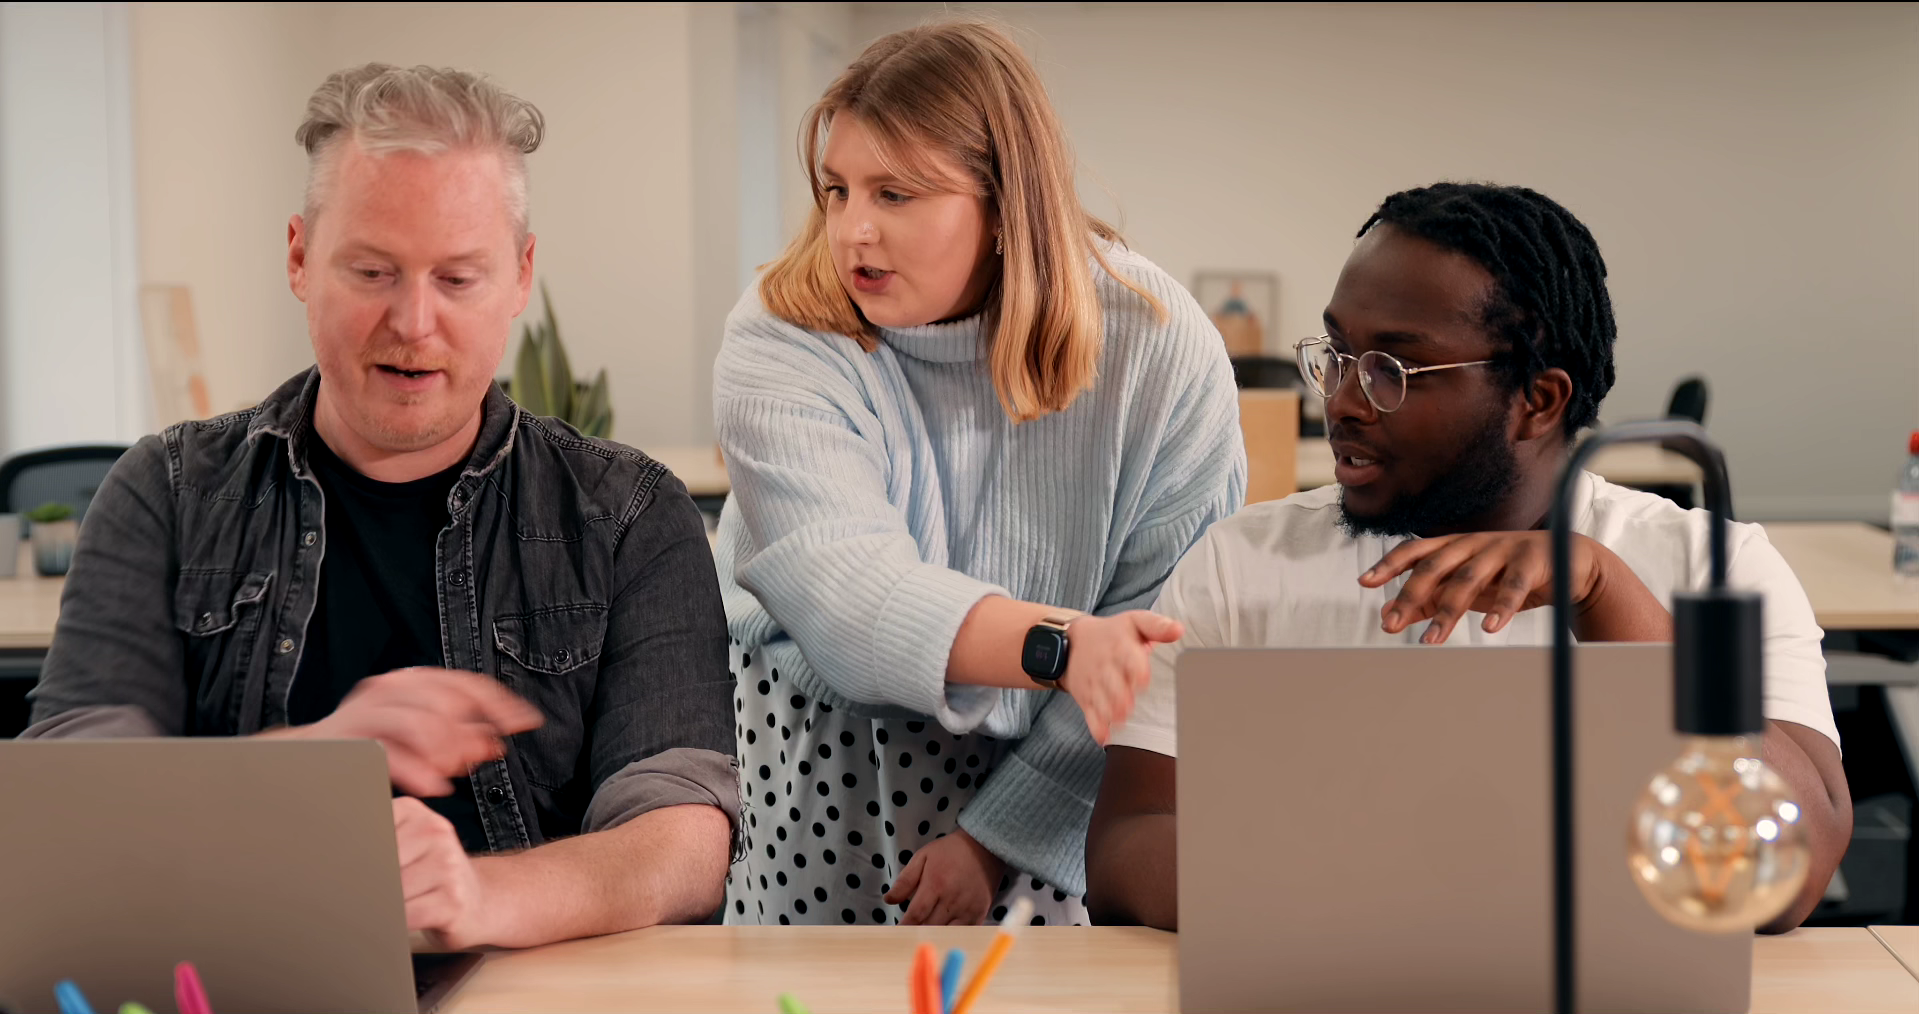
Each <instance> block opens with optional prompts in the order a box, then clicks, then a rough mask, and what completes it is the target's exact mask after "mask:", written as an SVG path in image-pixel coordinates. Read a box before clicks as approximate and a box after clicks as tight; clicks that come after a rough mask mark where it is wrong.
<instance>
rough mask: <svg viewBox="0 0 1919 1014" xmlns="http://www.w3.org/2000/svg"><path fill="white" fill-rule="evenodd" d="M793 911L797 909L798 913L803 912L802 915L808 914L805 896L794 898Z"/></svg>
mask: <svg viewBox="0 0 1919 1014" xmlns="http://www.w3.org/2000/svg"><path fill="white" fill-rule="evenodd" d="M793 911H795V912H798V913H799V914H801V915H805V914H806V899H805V898H794V899H793Z"/></svg>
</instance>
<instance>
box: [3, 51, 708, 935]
mask: <svg viewBox="0 0 1919 1014" xmlns="http://www.w3.org/2000/svg"><path fill="white" fill-rule="evenodd" d="M543 129H544V127H543V122H542V120H541V117H540V114H539V111H538V110H536V109H535V108H534V107H533V106H532V105H531V104H530V103H527V102H525V101H523V100H521V99H519V98H516V97H514V96H512V95H510V94H508V93H506V92H504V91H502V90H501V89H499V88H498V87H496V86H495V85H493V84H491V83H489V82H488V81H486V80H484V79H482V78H480V77H477V76H475V75H472V74H467V73H463V72H459V71H452V70H435V69H432V68H427V67H416V68H410V69H402V68H395V67H389V66H384V65H379V64H370V65H367V66H364V67H359V68H355V69H353V70H348V71H342V72H340V73H337V74H334V75H332V76H331V77H329V78H327V80H326V82H325V83H324V84H322V85H321V86H320V88H319V90H318V91H316V92H315V93H314V94H313V97H312V99H311V101H310V102H309V103H308V106H307V119H306V122H305V123H304V124H302V125H301V127H300V129H299V132H298V134H297V138H298V140H299V141H300V143H301V144H302V145H304V146H305V148H306V151H307V154H308V157H309V178H308V186H307V193H306V205H305V208H304V210H303V212H302V213H301V214H299V215H295V216H293V218H292V220H291V221H290V223H289V224H288V228H287V278H288V281H289V283H290V284H291V286H292V289H293V293H294V295H296V296H298V297H299V298H300V300H301V301H302V302H303V303H305V304H306V311H307V326H308V331H309V333H310V337H311V339H312V342H313V351H314V358H315V360H316V361H317V365H316V366H315V367H314V368H312V369H310V370H308V371H306V372H305V373H302V374H301V375H299V376H297V377H294V378H293V379H291V380H289V381H288V382H287V383H286V384H285V385H283V386H282V387H281V388H280V389H279V390H277V391H275V392H274V393H273V394H272V395H270V396H269V397H268V398H267V399H266V401H264V402H262V403H261V404H260V405H259V406H257V407H255V408H252V409H249V410H247V411H244V412H239V413H235V414H233V415H228V416H222V417H220V418H217V419H209V420H204V421H198V422H188V423H182V424H179V425H176V426H173V427H171V428H169V429H168V430H166V431H165V432H164V433H161V434H159V435H157V436H151V437H147V438H146V439H144V440H142V441H141V442H140V443H139V444H138V445H136V446H135V447H134V448H133V449H132V450H131V451H129V452H128V453H127V454H126V456H125V457H123V458H122V459H121V460H120V462H119V463H118V464H117V465H116V466H115V467H114V470H113V473H112V474H111V475H110V476H109V477H108V478H107V480H106V482H105V483H104V484H103V485H102V486H101V488H100V491H99V493H98V494H97V496H96V497H95V499H94V500H93V502H92V505H91V508H90V510H89V513H88V515H87V525H86V528H85V531H84V532H83V534H82V536H81V539H80V546H79V549H78V552H77V554H76V557H75V560H74V564H73V569H72V572H71V574H70V576H69V577H68V584H67V590H66V593H65V599H64V602H63V604H62V609H61V616H60V623H59V627H58V629H57V630H56V632H55V634H54V640H53V646H52V650H51V651H50V652H49V653H48V656H47V663H46V668H45V671H44V673H43V675H42V677H41V680H40V683H39V685H38V686H37V687H36V688H35V690H34V693H33V699H34V708H33V718H34V724H33V726H32V727H31V728H30V729H28V731H27V733H26V735H27V736H36V737H54V736H69V737H81V736H180V735H186V736H257V737H261V738H329V739H337V738H343V737H346V738H367V739H373V740H377V741H378V742H380V743H381V744H382V746H384V747H385V750H386V754H387V760H388V769H389V773H390V774H391V776H392V781H393V784H394V787H395V799H394V804H393V815H394V825H395V830H396V832H397V837H398V841H399V849H400V862H401V879H402V883H403V886H404V889H405V894H406V913H407V921H408V924H409V925H410V926H411V927H412V928H414V929H417V930H422V931H426V932H429V933H431V934H434V935H436V936H437V937H438V938H439V939H440V941H441V942H443V943H445V944H448V945H451V946H454V947H471V946H478V945H495V946H504V947H525V946H532V945H536V944H541V943H546V942H549V941H554V940H561V939H566V938H570V937H577V936H586V935H593V934H601V933H609V932H616V931H619V930H625V929H632V928H635V927H639V926H645V925H650V924H653V923H660V922H684V921H690V920H697V919H701V918H704V917H707V916H709V915H710V914H711V913H713V912H714V910H715V909H716V908H717V907H718V906H719V904H720V903H721V899H722V896H723V891H724V881H725V877H726V870H727V866H728V865H729V862H730V859H731V853H732V851H733V847H734V844H733V843H734V842H736V841H739V840H740V838H741V836H740V827H739V824H740V798H739V786H738V775H737V762H736V761H735V759H734V739H733V737H734V729H733V728H732V725H733V720H732V718H731V716H729V715H728V714H727V713H726V712H727V703H728V700H729V699H730V698H731V696H732V688H731V679H730V676H729V674H728V671H727V663H726V643H727V642H726V621H725V616H724V613H723V611H722V607H721V604H720V595H719V587H718V582H717V579H716V576H715V572H714V568H713V561H712V555H711V552H710V551H709V549H708V547H707V542H706V538H705V531H704V526H703V525H702V524H701V521H700V518H699V515H698V512H697V511H696V510H695V509H694V506H693V503H692V500H691V499H690V498H689V497H688V496H687V493H686V490H685V488H684V487H683V486H682V485H681V484H680V483H679V481H678V480H676V479H675V478H674V477H673V476H672V475H671V474H670V473H668V472H667V471H666V469H665V468H664V467H662V466H661V465H659V464H658V463H657V462H654V461H653V460H651V459H649V458H647V457H646V456H645V455H643V454H640V453H639V452H637V451H634V450H632V449H630V448H627V447H623V446H620V445H618V444H614V443H611V442H608V441H604V440H595V439H591V438H588V437H584V436H581V435H580V434H579V433H577V432H575V431H574V430H573V429H571V428H570V427H568V426H566V425H565V424H563V423H561V422H559V421H557V420H553V419H543V418H538V417H535V416H532V415H529V414H527V413H526V412H524V411H522V410H521V409H520V408H519V407H518V406H516V405H515V404H513V402H512V401H511V400H509V399H508V398H507V397H506V395H505V394H504V393H503V392H501V390H500V389H499V386H498V385H497V384H496V383H495V382H494V373H495V371H496V370H497V369H498V367H499V365H500V361H501V358H502V356H503V354H504V353H505V350H506V343H507V338H508V335H509V333H510V328H511V323H512V320H513V318H514V317H516V316H517V315H519V313H520V312H521V311H522V310H523V309H525V307H526V304H527V298H528V295H529V292H530V289H531V286H532V282H533V250H534V237H533V236H532V235H531V234H530V233H529V232H528V231H527V219H526V164H525V156H526V155H527V154H528V153H530V152H532V151H533V150H534V149H535V148H537V147H538V146H539V143H540V139H541V134H542V132H543Z"/></svg>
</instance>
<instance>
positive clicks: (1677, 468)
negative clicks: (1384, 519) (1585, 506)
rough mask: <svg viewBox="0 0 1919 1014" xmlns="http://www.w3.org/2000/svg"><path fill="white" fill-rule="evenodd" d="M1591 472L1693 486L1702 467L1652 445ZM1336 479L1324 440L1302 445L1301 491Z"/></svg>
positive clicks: (1619, 454)
mask: <svg viewBox="0 0 1919 1014" xmlns="http://www.w3.org/2000/svg"><path fill="white" fill-rule="evenodd" d="M1592 471H1593V472H1595V473H1597V474H1599V475H1601V476H1604V477H1605V478H1606V480H1607V481H1608V482H1616V483H1618V484H1620V485H1621V486H1692V485H1697V484H1698V482H1699V466H1697V465H1695V464H1693V463H1692V462H1691V461H1689V460H1687V459H1686V458H1685V457H1682V456H1681V455H1678V454H1674V453H1673V452H1671V451H1668V450H1666V449H1665V448H1663V447H1658V446H1655V445H1652V444H1617V445H1614V446H1612V447H1608V448H1606V449H1605V450H1603V451H1600V452H1599V455H1598V456H1597V457H1595V458H1594V459H1593V463H1592ZM1333 482H1334V479H1333V447H1332V445H1331V444H1329V443H1327V442H1326V439H1325V438H1324V437H1302V438H1301V439H1300V441H1299V488H1300V489H1317V488H1319V487H1321V486H1328V485H1331V484H1332V483H1333Z"/></svg>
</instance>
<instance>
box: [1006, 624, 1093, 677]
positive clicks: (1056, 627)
mask: <svg viewBox="0 0 1919 1014" xmlns="http://www.w3.org/2000/svg"><path fill="white" fill-rule="evenodd" d="M1081 615H1082V614H1080V613H1075V612H1060V613H1055V614H1053V615H1050V616H1047V617H1046V618H1045V619H1043V620H1040V621H1039V622H1038V623H1036V624H1034V625H1033V626H1032V628H1031V629H1029V630H1027V631H1026V643H1025V644H1024V645H1022V646H1021V647H1020V653H1019V665H1020V668H1021V669H1024V670H1026V675H1027V676H1029V677H1031V678H1032V680H1033V682H1035V683H1038V684H1039V685H1040V686H1043V687H1045V688H1047V689H1048V690H1058V689H1059V681H1060V678H1061V677H1063V676H1065V675H1066V657H1067V653H1068V651H1069V649H1070V648H1071V647H1072V645H1071V642H1070V641H1069V640H1068V639H1067V637H1066V628H1067V626H1068V625H1069V624H1071V623H1072V622H1073V621H1074V620H1077V619H1079V618H1080V616H1081Z"/></svg>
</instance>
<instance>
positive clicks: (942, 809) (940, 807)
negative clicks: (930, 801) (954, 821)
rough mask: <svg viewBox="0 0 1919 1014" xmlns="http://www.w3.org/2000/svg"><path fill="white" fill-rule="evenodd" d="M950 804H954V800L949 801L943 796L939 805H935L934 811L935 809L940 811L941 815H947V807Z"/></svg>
mask: <svg viewBox="0 0 1919 1014" xmlns="http://www.w3.org/2000/svg"><path fill="white" fill-rule="evenodd" d="M950 803H952V800H950V799H948V798H946V797H945V796H941V797H940V801H939V803H938V804H936V805H935V806H934V807H933V809H935V810H938V811H939V812H941V813H945V812H946V807H947V805H948V804H950Z"/></svg>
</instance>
